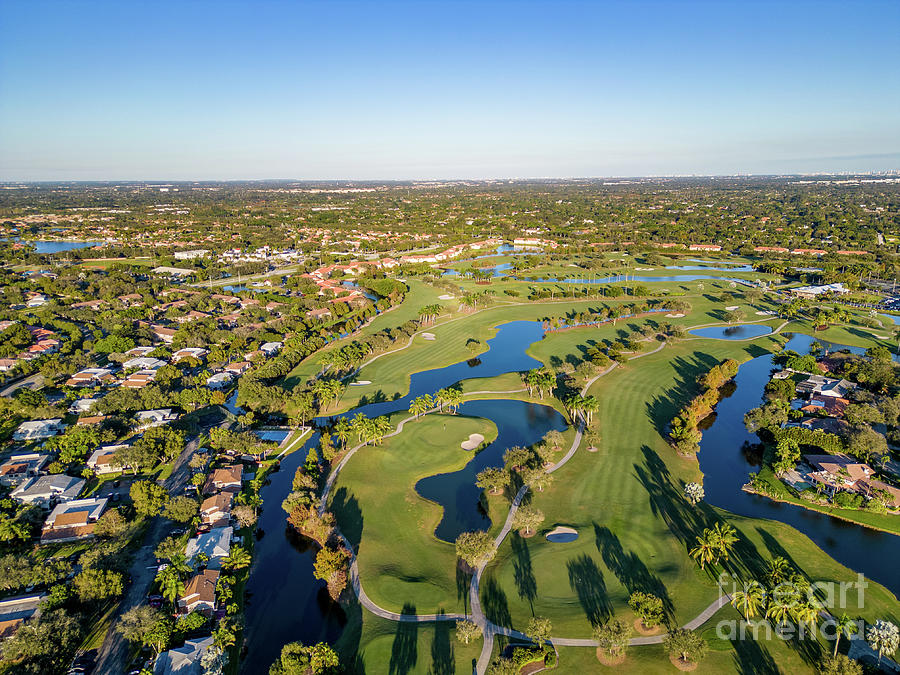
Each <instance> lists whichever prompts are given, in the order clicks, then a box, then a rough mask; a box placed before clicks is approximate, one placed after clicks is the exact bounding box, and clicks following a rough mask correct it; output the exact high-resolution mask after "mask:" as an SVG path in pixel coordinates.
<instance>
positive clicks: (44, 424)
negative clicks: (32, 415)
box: [13, 418, 66, 442]
mask: <svg viewBox="0 0 900 675" xmlns="http://www.w3.org/2000/svg"><path fill="white" fill-rule="evenodd" d="M65 428H66V425H65V424H63V421H62V419H59V418H57V419H50V420H31V421H29V422H22V424H20V425H19V427H18V428H17V429H16V430H15V432H13V440H14V441H23V442H28V441H43V440H45V439H47V438H51V437H53V436H56V435H57V434H60V433H62V432H63V431H64V430H65Z"/></svg>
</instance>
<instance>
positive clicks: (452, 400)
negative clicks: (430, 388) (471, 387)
mask: <svg viewBox="0 0 900 675" xmlns="http://www.w3.org/2000/svg"><path fill="white" fill-rule="evenodd" d="M446 398H447V407H448V409H449V410H450V412H451V413H452V414H454V415H455V414H456V411H457V409H459V406H460V405H462V402H463V393H462V390H460V389H447V393H446Z"/></svg>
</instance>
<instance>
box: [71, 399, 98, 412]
mask: <svg viewBox="0 0 900 675" xmlns="http://www.w3.org/2000/svg"><path fill="white" fill-rule="evenodd" d="M101 398H103V397H102V396H95V397H94V398H80V399H78V400H77V401H72V405H70V406H69V412H70V413H72V414H73V415H80V414H81V413H86V412H89V411H90V410H91V408H93V407H94V406H95V405H96V404H97V401H99V400H100V399H101Z"/></svg>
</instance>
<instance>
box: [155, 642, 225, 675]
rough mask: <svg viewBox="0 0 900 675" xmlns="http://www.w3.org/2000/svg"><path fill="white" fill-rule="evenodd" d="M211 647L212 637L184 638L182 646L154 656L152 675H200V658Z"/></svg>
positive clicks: (201, 670)
mask: <svg viewBox="0 0 900 675" xmlns="http://www.w3.org/2000/svg"><path fill="white" fill-rule="evenodd" d="M210 649H213V638H212V636H211V635H210V636H209V637H206V638H203V639H198V640H185V642H184V646H183V647H178V648H177V649H170V650H169V651H167V652H163V653H162V654H160V655H159V656H157V657H156V662H155V663H154V664H153V675H201V673H202V672H203V669H202V668H201V667H200V659H202V658H203V656H204V654H206V653H207V652H208V651H209V650H210Z"/></svg>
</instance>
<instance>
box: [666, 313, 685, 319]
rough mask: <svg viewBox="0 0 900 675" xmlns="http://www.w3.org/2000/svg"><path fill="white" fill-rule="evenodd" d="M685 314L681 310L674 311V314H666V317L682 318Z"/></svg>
mask: <svg viewBox="0 0 900 675" xmlns="http://www.w3.org/2000/svg"><path fill="white" fill-rule="evenodd" d="M683 316H684V314H681V313H680V312H674V313H672V314H666V318H667V319H680V318H681V317H683Z"/></svg>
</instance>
